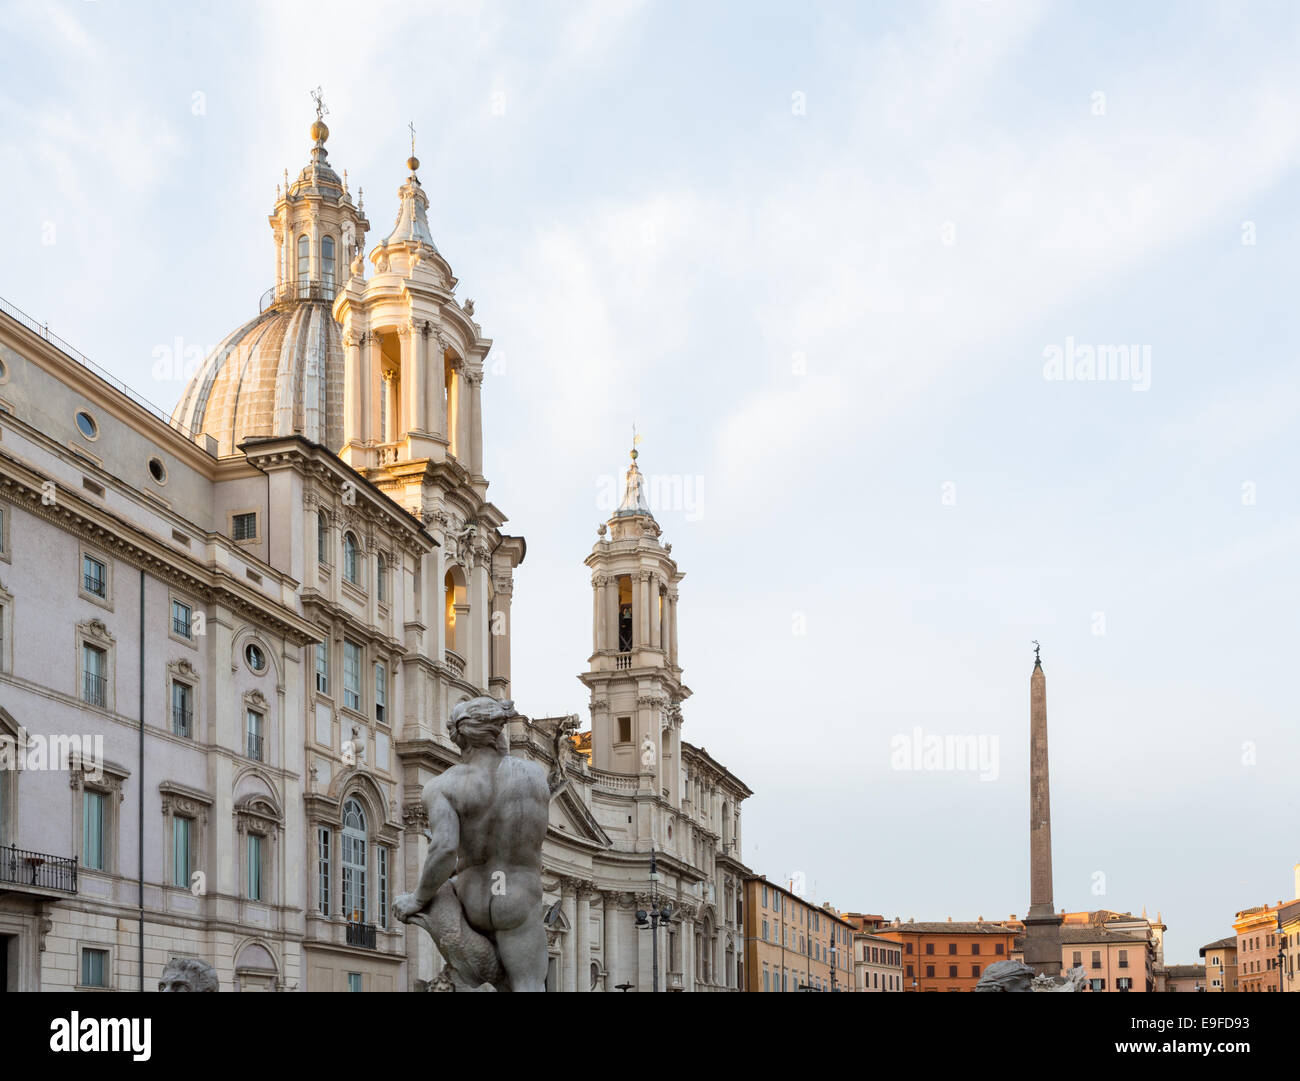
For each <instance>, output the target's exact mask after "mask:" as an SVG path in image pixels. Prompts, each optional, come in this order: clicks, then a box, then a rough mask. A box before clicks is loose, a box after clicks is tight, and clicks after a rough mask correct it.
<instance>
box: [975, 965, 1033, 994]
mask: <svg viewBox="0 0 1300 1081" xmlns="http://www.w3.org/2000/svg"><path fill="white" fill-rule="evenodd" d="M1033 979H1034V970H1033V969H1032V968H1030V967H1029V966H1028V965H1026V964H1024V963H1023V962H1021V961H994V962H993V964H991V965H989V967H988V968H986V969H985V970H984V975H983V976H981V977H980V982H979V983H978V984H976V985H975V990H976V991H1028V990H1029V989H1030V987H1031V985H1032V983H1033Z"/></svg>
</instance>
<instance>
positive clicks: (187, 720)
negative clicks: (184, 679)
mask: <svg viewBox="0 0 1300 1081" xmlns="http://www.w3.org/2000/svg"><path fill="white" fill-rule="evenodd" d="M193 720H194V688H193V687H191V686H190V685H189V684H188V683H181V682H180V681H179V680H178V681H176V682H174V683H173V684H172V735H173V736H182V737H184V738H185V739H189V738H190V735H191V734H192V731H193V725H192V722H193Z"/></svg>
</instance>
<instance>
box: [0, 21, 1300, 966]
mask: <svg viewBox="0 0 1300 1081" xmlns="http://www.w3.org/2000/svg"><path fill="white" fill-rule="evenodd" d="M862 7H863V6H862V5H846V6H842V7H841V6H836V5H824V6H821V7H819V8H817V9H816V10H815V11H808V10H806V8H805V6H804V5H796V4H788V5H753V4H748V3H746V4H735V5H731V6H727V5H722V4H714V5H699V4H623V5H620V4H617V3H612V2H609V0H602V2H593V3H591V4H564V5H561V4H550V5H547V6H546V8H545V13H544V14H543V13H542V10H541V9H542V5H524V4H518V5H513V6H504V5H476V4H474V3H466V2H457V3H454V4H448V5H444V6H442V7H441V8H436V7H433V6H431V5H425V4H402V5H394V6H391V7H389V6H385V5H380V4H364V5H358V4H355V3H347V4H343V3H328V2H325V3H321V2H316V3H311V4H306V5H300V6H294V5H289V4H277V5H266V6H265V7H263V8H255V7H254V6H253V5H252V4H240V3H234V4H224V3H223V4H207V5H201V6H198V7H195V6H192V5H172V4H169V5H162V4H158V5H151V4H127V3H118V2H111V0H98V2H95V0H92V2H85V0H77V2H62V3H50V4H46V3H35V2H33V3H4V4H2V5H0V17H2V20H3V25H4V28H5V36H6V38H7V39H8V40H7V44H6V57H5V64H4V68H3V71H2V72H0V163H2V165H3V185H2V186H0V191H3V193H4V198H3V199H2V200H0V235H3V237H4V238H5V253H6V258H4V259H3V261H0V296H3V297H4V298H5V299H6V300H8V301H10V302H11V303H13V304H15V305H17V306H18V307H20V308H22V309H24V310H25V311H27V312H29V313H31V314H32V315H33V316H35V317H37V318H38V319H41V320H48V322H49V325H50V328H51V329H52V330H53V331H54V332H56V333H58V334H60V335H62V336H63V337H64V338H66V339H67V340H69V341H70V342H72V343H73V344H74V345H76V346H77V347H78V348H80V349H81V350H82V351H84V352H85V353H87V354H89V355H90V356H91V357H92V358H93V359H95V360H96V361H98V362H99V363H100V364H102V365H103V366H105V367H106V368H108V369H109V370H110V371H112V372H113V373H115V374H116V375H118V376H120V377H121V378H122V379H124V380H125V381H126V382H128V383H129V384H131V385H133V386H134V387H135V388H137V389H138V390H139V391H140V392H141V393H143V394H144V395H145V396H146V397H148V398H150V399H152V400H154V401H156V402H157V403H158V404H159V405H161V406H162V407H164V408H166V409H170V408H171V407H172V406H173V405H174V403H175V402H176V400H177V398H178V397H179V395H180V391H181V386H182V384H181V383H180V382H177V381H172V380H167V381H160V380H158V379H155V378H154V373H153V369H154V364H155V360H156V356H157V351H158V350H160V349H176V348H177V342H178V340H179V343H180V347H181V349H182V350H185V349H201V350H203V351H205V352H206V350H207V349H208V348H209V347H211V346H212V345H214V344H215V343H216V342H218V341H220V339H221V338H222V337H223V336H224V335H225V334H226V333H227V332H229V331H230V330H231V329H233V328H234V327H235V326H237V325H238V324H240V323H242V322H243V321H245V320H246V319H248V318H250V317H251V316H252V315H254V314H255V313H256V311H257V303H258V298H259V296H260V295H261V293H262V292H263V290H265V289H266V288H267V287H268V286H270V285H271V284H272V282H273V276H274V262H273V260H274V253H273V249H272V243H271V233H270V229H269V227H268V225H267V219H266V216H267V214H268V213H269V212H270V211H271V209H272V205H273V200H274V193H275V185H276V183H277V182H278V181H280V179H281V177H282V173H283V170H284V169H285V168H288V169H289V170H290V172H291V173H296V172H297V171H298V170H299V169H300V168H301V167H302V166H303V165H304V164H305V163H306V161H307V157H308V150H309V147H310V140H309V137H308V135H307V128H308V126H309V124H310V122H311V120H312V119H313V111H312V105H311V101H310V99H309V97H308V91H309V90H310V89H311V88H312V87H315V86H317V85H318V84H319V85H321V86H322V87H323V90H324V94H325V101H326V103H327V105H328V107H329V110H330V113H329V116H328V118H327V121H328V124H329V127H330V130H331V136H330V140H329V152H330V160H331V162H332V163H333V164H334V166H335V168H337V169H339V170H342V169H347V170H348V175H349V181H350V184H351V187H352V189H353V190H354V191H355V190H356V189H357V188H358V187H364V189H365V205H366V209H367V211H368V213H369V216H370V219H371V222H372V223H373V231H372V233H371V235H370V237H369V244H373V243H374V242H376V241H377V240H378V239H380V237H382V236H383V235H384V234H385V233H386V232H387V230H388V229H389V228H390V224H391V222H392V220H393V217H394V215H395V213H396V207H397V200H396V190H397V187H398V185H399V184H400V183H401V182H402V180H403V179H404V176H405V169H404V167H403V161H404V159H405V158H406V156H407V154H408V139H409V136H408V132H407V124H408V122H412V121H413V122H414V124H415V127H416V129H417V135H416V144H417V152H418V154H419V156H420V158H421V159H422V162H423V165H422V167H421V170H420V175H421V179H422V181H423V183H424V186H425V189H426V190H427V191H428V193H429V197H430V200H431V206H430V211H429V220H430V225H431V228H432V231H433V235H434V238H435V240H436V241H437V243H438V246H439V248H440V250H441V251H442V252H443V253H444V254H445V255H446V256H447V258H448V259H449V260H450V262H451V264H452V267H453V269H454V270H455V272H456V274H457V275H458V277H459V278H460V286H459V289H458V295H459V296H461V297H472V298H474V300H475V302H476V315H475V318H476V319H478V320H479V321H480V322H481V323H482V325H483V328H484V333H485V334H487V335H488V336H489V337H491V338H493V339H494V341H495V343H496V344H495V345H494V347H493V351H492V354H491V357H490V358H489V377H488V379H487V382H486V384H485V388H484V394H485V404H484V433H485V437H484V442H485V462H486V472H487V474H488V477H489V479H490V481H491V491H490V493H489V494H490V497H491V498H492V500H493V501H494V502H495V503H496V504H497V505H498V506H499V507H501V509H502V510H503V511H504V512H505V513H506V514H507V515H508V516H509V518H510V523H509V525H508V526H507V529H509V530H512V531H513V532H515V533H518V534H522V535H523V536H525V537H526V538H527V540H528V556H527V560H526V561H525V563H524V565H523V566H522V567H521V568H520V570H519V572H518V577H517V580H516V582H517V584H516V590H515V597H514V612H515V620H514V677H515V679H514V692H515V696H516V699H517V701H518V703H519V706H520V708H521V709H522V710H524V711H525V712H527V713H530V714H533V715H544V714H548V713H566V712H578V713H580V714H581V715H582V716H583V717H584V720H585V719H586V716H587V715H586V698H587V696H586V693H585V691H584V690H583V688H582V686H581V685H580V684H579V683H578V682H577V681H576V679H575V676H576V674H577V673H578V672H579V671H580V670H581V669H582V668H583V667H584V665H585V663H586V658H587V656H588V653H589V651H590V643H591V630H590V619H591V598H590V584H589V572H588V571H587V570H586V568H585V567H584V566H583V565H582V560H583V558H584V556H585V555H586V554H587V553H588V551H589V550H590V548H591V545H592V543H593V542H594V540H595V539H596V534H595V526H596V524H597V522H598V521H599V520H601V518H603V517H605V516H606V514H607V513H608V508H607V507H606V506H605V505H604V504H603V497H604V495H605V493H606V491H607V484H608V482H607V480H606V478H608V477H609V476H611V475H613V474H615V473H616V472H618V471H619V470H621V469H622V468H623V465H624V463H625V462H626V460H627V450H628V445H629V437H630V431H631V427H632V424H633V422H635V423H636V424H637V427H638V430H639V431H640V432H641V433H642V434H643V436H644V439H643V442H642V443H641V445H640V448H639V449H640V451H641V458H640V464H641V465H642V467H643V469H644V471H645V472H646V474H647V476H648V477H649V478H650V480H651V482H652V484H656V483H657V484H659V486H660V487H661V489H662V490H663V491H665V492H667V493H669V494H670V495H671V493H672V492H673V491H674V490H676V491H678V492H680V493H681V498H678V499H672V498H669V499H667V500H666V501H665V502H666V504H667V505H661V506H659V507H658V508H657V513H658V519H659V521H660V523H661V524H662V525H663V527H664V531H665V539H666V540H668V541H671V542H672V544H673V556H674V558H676V559H677V560H678V561H679V563H680V566H681V569H682V570H683V571H684V572H685V573H686V575H687V578H686V580H685V582H684V583H683V585H682V589H681V602H680V621H681V625H680V638H681V657H680V659H681V662H682V664H683V666H684V668H685V678H686V681H687V682H688V683H689V685H690V686H691V687H692V689H693V690H694V692H695V693H694V695H693V697H692V698H691V699H690V700H689V701H688V702H687V703H686V706H685V708H684V715H685V718H686V729H685V734H686V738H688V739H689V740H691V741H692V742H694V743H696V744H698V745H703V746H704V747H706V748H707V749H708V751H709V752H710V754H712V755H714V756H715V757H716V758H718V759H720V760H721V761H722V762H724V763H725V764H727V765H728V766H729V767H730V768H731V769H732V770H733V771H734V772H735V773H736V774H737V775H738V776H740V777H741V778H742V779H743V780H744V781H745V782H746V783H747V784H749V785H750V787H751V788H753V790H754V793H755V794H754V797H753V798H752V799H751V800H750V801H748V802H747V803H746V804H745V807H744V816H745V818H744V823H745V824H744V839H745V850H744V857H745V859H746V861H747V862H748V863H749V864H750V866H752V867H753V868H754V869H755V870H757V871H760V872H762V873H764V874H766V875H768V876H769V877H772V878H776V879H781V878H785V877H788V876H790V875H791V874H793V873H795V872H801V873H802V874H803V876H804V877H805V879H806V881H807V882H808V885H809V892H810V893H811V894H813V895H815V899H817V900H826V901H830V902H831V903H832V904H834V905H836V906H837V907H839V908H842V909H850V910H861V911H868V912H878V913H881V914H883V915H885V916H887V917H891V918H892V917H893V916H895V915H897V916H901V917H902V918H903V919H907V918H908V917H909V916H915V917H916V918H917V919H943V918H944V917H946V916H953V917H954V918H956V919H973V918H975V917H976V916H979V915H982V916H985V917H1006V916H1008V915H1010V914H1011V913H1016V914H1018V915H1023V914H1024V912H1025V910H1026V908H1027V907H1028V889H1029V886H1028V837H1027V825H1028V779H1027V774H1026V759H1027V750H1028V702H1029V674H1030V670H1031V666H1032V658H1033V653H1032V647H1031V645H1030V640H1031V639H1035V638H1036V639H1039V640H1040V641H1041V642H1042V648H1043V662H1044V666H1045V670H1046V672H1047V677H1048V705H1049V721H1050V732H1051V741H1050V742H1051V765H1052V797H1053V798H1052V809H1053V812H1054V815H1053V827H1054V834H1055V838H1054V839H1055V895H1056V903H1057V906H1058V907H1063V908H1067V909H1071V910H1077V909H1085V908H1086V909H1092V908H1098V907H1109V908H1115V909H1118V910H1121V911H1122V910H1132V911H1134V912H1140V911H1141V910H1142V908H1143V906H1146V908H1147V909H1148V910H1149V911H1150V913H1151V914H1152V915H1153V916H1154V914H1155V912H1156V910H1160V911H1161V912H1163V914H1164V917H1165V920H1166V922H1167V923H1168V924H1169V933H1168V938H1167V943H1168V948H1167V950H1166V956H1167V959H1168V960H1169V961H1171V962H1177V961H1186V962H1192V961H1196V960H1197V959H1198V958H1197V948H1198V947H1199V946H1201V945H1202V944H1204V943H1206V942H1209V941H1211V940H1213V939H1216V938H1219V937H1221V936H1223V935H1225V934H1229V933H1231V920H1232V916H1233V913H1234V912H1236V911H1237V910H1239V909H1241V908H1244V907H1247V906H1250V905H1256V904H1260V903H1263V902H1270V903H1271V902H1275V901H1277V900H1278V899H1279V898H1290V897H1291V896H1293V890H1292V888H1291V886H1292V873H1291V868H1292V865H1293V864H1294V863H1295V862H1296V861H1297V860H1300V838H1298V837H1297V833H1296V829H1295V823H1296V822H1297V821H1300V807H1297V803H1298V802H1300V801H1298V800H1297V792H1298V791H1300V784H1298V783H1297V776H1298V767H1300V736H1298V735H1297V728H1298V726H1297V704H1296V700H1295V695H1294V683H1295V680H1294V675H1293V673H1294V672H1295V670H1296V655H1297V646H1298V643H1297V631H1296V625H1297V624H1296V612H1297V606H1298V605H1297V602H1298V601H1300V587H1298V581H1297V574H1296V552H1297V545H1298V544H1300V500H1298V498H1297V490H1296V483H1295V469H1296V457H1297V455H1296V451H1297V439H1296V420H1297V413H1300V380H1298V379H1297V371H1296V353H1297V346H1298V345H1300V321H1297V319H1296V318H1295V316H1294V312H1295V308H1296V301H1295V297H1296V292H1297V283H1300V274H1298V273H1297V271H1298V269H1300V268H1298V267H1297V263H1298V261H1300V244H1298V242H1300V200H1297V198H1296V191H1297V183H1298V182H1300V175H1298V171H1297V170H1298V166H1300V126H1298V124H1297V117H1300V66H1297V65H1296V63H1295V59H1294V58H1295V56H1296V53H1297V50H1298V49H1300V16H1298V15H1297V12H1296V10H1295V9H1294V8H1292V7H1291V6H1289V5H1286V4H1263V3H1261V4H1254V5H1245V6H1243V5H1223V6H1219V5H1215V4H1208V3H1207V4H1196V5H1190V4H1189V5H1177V6H1173V5H1170V6H1168V8H1167V10H1165V13H1164V14H1162V13H1161V11H1162V10H1164V9H1162V8H1158V7H1157V6H1156V5H1142V6H1141V7H1140V9H1134V8H1133V7H1132V5H1129V4H1113V5H1106V4H1097V3H1089V4H1056V5H1037V4H1032V3H1027V4H1021V3H1010V2H1002V0H991V2H978V0H970V2H965V3H952V4H938V5H919V4H901V3H900V4H897V5H894V6H892V7H890V6H873V8H872V9H871V10H869V11H864V10H861V8H862ZM417 8H419V9H421V12H422V13H418V14H417V12H416V9H417ZM1139 12H1140V13H1139ZM368 246H369V245H368ZM1120 345H1123V346H1129V347H1132V349H1131V357H1133V358H1136V359H1137V360H1138V361H1139V363H1138V364H1137V366H1136V367H1130V369H1129V370H1128V371H1117V372H1116V373H1115V374H1116V375H1118V376H1120V377H1119V378H1113V379H1106V380H1086V379H1080V378H1074V379H1070V378H1064V377H1063V376H1067V375H1070V374H1073V375H1075V376H1078V375H1081V374H1082V375H1086V374H1087V370H1086V368H1082V369H1081V367H1080V365H1081V364H1082V362H1083V361H1084V360H1086V357H1087V354H1088V347H1091V348H1092V349H1094V350H1097V349H1101V348H1103V347H1105V348H1109V347H1113V346H1120ZM1112 355H1115V354H1112ZM1057 357H1059V358H1061V365H1060V368H1059V370H1058V369H1057V368H1054V367H1052V362H1053V360H1054V358H1057ZM1148 361H1149V363H1148ZM1067 365H1071V366H1067ZM1058 375H1059V376H1062V377H1054V376H1058ZM1125 376H1126V377H1125ZM1288 433H1290V434H1288ZM917 728H919V729H920V739H921V740H922V741H923V740H924V739H925V738H926V737H930V736H938V737H943V736H973V737H976V738H977V739H978V738H983V740H984V741H985V743H984V746H985V747H986V749H988V750H989V751H990V752H991V751H994V750H996V752H997V768H996V771H995V772H996V777H995V778H994V777H993V776H992V775H991V771H988V770H985V773H986V774H988V775H989V779H986V780H981V779H980V773H979V772H978V771H972V770H961V769H952V768H948V769H936V770H926V769H903V768H896V767H898V766H900V765H906V763H905V762H903V761H902V758H901V755H902V751H901V750H900V746H901V741H900V739H899V737H906V739H907V740H908V741H911V740H912V738H913V733H914V732H915V731H916V729H917ZM922 764H924V763H922ZM1098 890H1104V893H1101V892H1097V891H1098Z"/></svg>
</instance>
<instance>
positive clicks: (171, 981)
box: [158, 957, 221, 991]
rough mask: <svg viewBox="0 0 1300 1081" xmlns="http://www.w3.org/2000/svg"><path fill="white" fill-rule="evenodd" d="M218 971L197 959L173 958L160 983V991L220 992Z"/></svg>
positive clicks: (164, 970)
mask: <svg viewBox="0 0 1300 1081" xmlns="http://www.w3.org/2000/svg"><path fill="white" fill-rule="evenodd" d="M220 989H221V985H220V983H219V982H218V981H217V970H216V969H214V968H213V967H212V966H211V965H210V964H208V963H207V962H206V961H200V960H199V959H198V958H197V957H173V958H172V959H171V960H170V961H168V962H167V965H166V967H165V968H164V969H163V972H162V979H160V980H159V981H158V990H159V991H219V990H220Z"/></svg>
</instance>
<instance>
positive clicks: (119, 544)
mask: <svg viewBox="0 0 1300 1081" xmlns="http://www.w3.org/2000/svg"><path fill="white" fill-rule="evenodd" d="M51 484H52V485H54V488H53V499H52V500H51V499H50V496H49V492H50V491H51V490H50V489H49V488H48V487H46V486H47V485H51ZM0 499H7V500H8V501H9V502H11V503H13V504H14V505H16V506H19V507H21V508H22V509H23V510H25V511H26V512H27V513H29V514H31V515H33V516H34V517H37V518H42V519H44V520H45V521H47V522H49V523H51V524H52V525H55V526H57V527H58V528H59V529H62V530H63V531H64V532H66V533H70V534H72V535H73V536H76V537H80V538H81V539H82V540H85V541H89V542H90V543H92V544H95V545H97V546H98V547H100V548H103V549H105V550H107V551H110V552H112V553H113V555H114V557H115V558H118V559H121V560H123V561H124V562H126V563H128V564H130V565H132V566H135V567H138V568H141V569H143V570H145V571H148V572H149V573H150V574H152V575H153V576H154V577H155V578H158V579H160V580H162V581H165V582H168V583H169V584H171V585H175V586H177V587H179V588H181V589H183V590H185V591H187V592H190V593H193V594H195V595H196V596H198V597H200V598H202V599H203V600H204V601H207V602H210V603H219V604H224V605H225V606H227V607H229V608H231V609H232V610H233V611H235V612H237V613H239V614H240V615H241V616H244V617H245V618H247V619H248V620H249V621H250V622H253V623H260V624H263V625H269V626H270V627H272V628H273V629H274V630H275V631H276V632H277V633H279V634H282V635H284V637H286V638H288V639H289V640H290V641H292V642H293V643H294V644H296V645H300V646H301V645H305V644H307V643H309V642H317V641H319V640H320V636H319V634H318V633H317V631H316V629H315V627H314V626H313V625H312V624H311V623H309V622H308V621H307V620H305V619H303V618H302V617H301V616H299V615H298V614H297V613H295V612H293V611H292V610H291V609H289V608H287V607H285V606H284V605H283V604H282V603H280V602H278V601H277V600H276V599H275V598H274V597H271V596H269V595H268V594H266V593H264V592H262V591H260V590H255V589H253V588H252V587H250V586H247V585H245V584H244V583H243V582H242V581H241V580H240V579H238V578H236V577H235V576H234V575H233V574H231V573H230V572H229V571H227V570H225V569H224V568H222V567H217V566H215V565H213V564H210V563H207V564H205V563H200V562H199V561H198V560H196V559H194V557H192V556H190V555H187V554H186V553H184V552H180V551H178V550H176V549H175V548H172V547H170V546H168V545H165V544H163V543H162V542H161V541H159V540H158V539H157V538H156V537H154V536H152V535H151V534H149V533H146V532H144V531H143V530H142V529H140V528H139V527H138V526H136V525H134V524H133V523H131V522H128V521H126V520H125V519H123V518H120V517H118V516H117V515H116V514H113V513H112V512H111V511H108V510H104V509H102V508H99V507H96V506H93V505H91V504H89V503H87V502H86V501H85V500H83V499H82V498H81V497H80V496H79V495H78V494H77V492H76V491H75V490H74V489H71V488H68V487H67V486H65V485H62V484H59V483H58V482H57V481H55V480H54V479H53V478H51V477H46V476H44V475H43V474H40V473H37V472H36V471H35V470H33V469H31V468H30V467H29V466H27V465H25V464H23V463H21V462H19V461H18V460H17V459H15V458H12V457H11V456H9V455H7V454H4V453H2V452H0ZM191 528H192V527H191ZM200 532H201V531H200ZM203 536H204V538H205V540H206V541H207V542H208V543H211V542H212V541H213V540H214V535H213V534H208V533H204V534H203ZM240 557H241V558H242V559H245V560H247V561H248V562H250V563H256V564H257V571H258V573H260V574H262V575H263V576H264V577H266V578H269V579H271V580H272V581H274V582H276V583H277V584H278V585H280V586H281V587H286V586H287V587H288V588H290V589H296V588H297V585H298V583H297V582H296V581H294V580H293V579H292V578H289V577H287V576H285V575H282V574H281V573H280V572H279V571H277V570H276V569H275V568H273V567H271V566H270V565H269V564H265V563H262V562H261V561H260V560H256V559H255V558H253V557H251V556H250V555H249V554H248V553H246V552H241V553H240Z"/></svg>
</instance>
